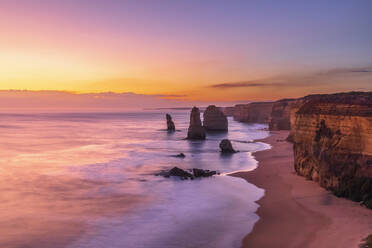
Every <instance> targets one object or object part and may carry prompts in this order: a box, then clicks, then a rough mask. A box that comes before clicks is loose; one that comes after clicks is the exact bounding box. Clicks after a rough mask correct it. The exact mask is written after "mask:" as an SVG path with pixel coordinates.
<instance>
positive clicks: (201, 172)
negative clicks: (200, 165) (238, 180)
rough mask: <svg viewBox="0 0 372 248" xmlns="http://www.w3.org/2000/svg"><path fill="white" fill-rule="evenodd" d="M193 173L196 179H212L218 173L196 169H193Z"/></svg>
mask: <svg viewBox="0 0 372 248" xmlns="http://www.w3.org/2000/svg"><path fill="white" fill-rule="evenodd" d="M192 173H193V174H194V177H211V176H213V175H216V174H217V171H210V170H202V169H197V168H194V169H192Z"/></svg>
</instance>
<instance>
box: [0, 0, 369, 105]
mask: <svg viewBox="0 0 372 248" xmlns="http://www.w3.org/2000/svg"><path fill="white" fill-rule="evenodd" d="M371 11H372V1H370V0H354V1H350V0H334V1H333V0H328V1H324V0H319V1H317V0H313V1H299V0H297V1H295V0H293V1H286V0H281V1H277V0H275V1H274V0H272V1H269V0H257V1H255V0H250V1H247V0H231V1H219V0H214V1H212V0H203V1H199V0H198V1H196V0H132V1H130V0H127V1H125V0H124V1H121V0H105V1H101V0H65V1H59V0H58V1H57V0H23V1H21V0H1V1H0V90H1V91H2V92H1V94H0V95H1V96H5V95H7V93H8V96H14V95H15V92H19V94H18V95H17V97H20V96H24V95H40V94H39V93H40V92H42V93H43V94H42V95H45V94H48V92H49V93H50V97H53V95H54V94H55V92H64V93H66V95H68V94H75V95H80V96H87V95H89V94H96V95H100V94H104V93H106V92H111V93H112V94H117V95H118V96H123V94H129V93H130V94H133V95H138V99H139V100H138V101H143V98H141V97H142V96H143V95H146V96H148V98H149V99H150V98H156V99H160V98H161V99H171V101H169V103H170V104H171V105H172V104H174V103H175V101H179V102H183V103H184V102H187V101H189V102H195V101H202V102H203V101H204V102H211V101H215V102H234V101H236V102H238V101H251V100H252V101H267V100H276V99H280V98H286V97H301V96H303V95H307V94H312V93H332V92H340V91H350V90H358V91H371V90H372V46H371V44H372V31H371V30H372V15H371ZM25 92H26V93H27V94H25ZM91 96H92V95H91ZM101 96H102V95H101ZM0 100H1V99H0ZM149 104H150V105H152V104H153V103H152V102H151V101H149Z"/></svg>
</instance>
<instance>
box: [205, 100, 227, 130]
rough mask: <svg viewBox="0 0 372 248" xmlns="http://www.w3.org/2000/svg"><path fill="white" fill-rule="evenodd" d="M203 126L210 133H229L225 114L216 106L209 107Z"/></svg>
mask: <svg viewBox="0 0 372 248" xmlns="http://www.w3.org/2000/svg"><path fill="white" fill-rule="evenodd" d="M203 117H204V118H203V126H204V128H205V129H206V130H209V131H227V129H228V122H227V118H226V116H225V114H224V113H223V112H222V111H221V109H220V108H217V107H216V106H214V105H210V106H208V108H207V109H206V110H205V111H204V114H203Z"/></svg>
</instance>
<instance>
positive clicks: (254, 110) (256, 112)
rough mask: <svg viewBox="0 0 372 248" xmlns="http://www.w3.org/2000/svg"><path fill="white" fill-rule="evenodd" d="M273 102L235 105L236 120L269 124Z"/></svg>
mask: <svg viewBox="0 0 372 248" xmlns="http://www.w3.org/2000/svg"><path fill="white" fill-rule="evenodd" d="M273 104H274V103H273V102H252V103H249V104H238V105H235V109H234V115H233V116H234V120H236V121H241V122H252V123H269V122H270V116H271V109H272V107H273Z"/></svg>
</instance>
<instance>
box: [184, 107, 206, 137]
mask: <svg viewBox="0 0 372 248" xmlns="http://www.w3.org/2000/svg"><path fill="white" fill-rule="evenodd" d="M187 139H191V140H204V139H205V130H204V127H203V126H202V124H201V120H200V111H199V109H198V108H197V107H193V108H192V110H191V114H190V125H189V129H188V131H187Z"/></svg>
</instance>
